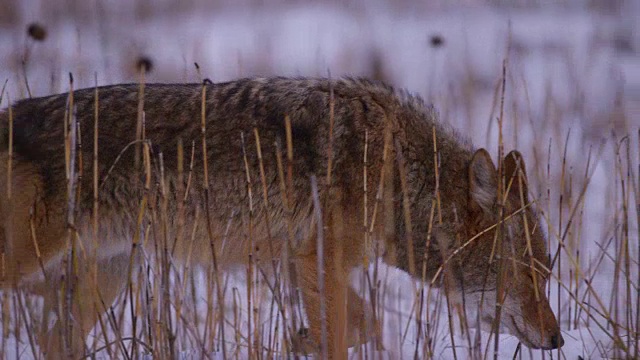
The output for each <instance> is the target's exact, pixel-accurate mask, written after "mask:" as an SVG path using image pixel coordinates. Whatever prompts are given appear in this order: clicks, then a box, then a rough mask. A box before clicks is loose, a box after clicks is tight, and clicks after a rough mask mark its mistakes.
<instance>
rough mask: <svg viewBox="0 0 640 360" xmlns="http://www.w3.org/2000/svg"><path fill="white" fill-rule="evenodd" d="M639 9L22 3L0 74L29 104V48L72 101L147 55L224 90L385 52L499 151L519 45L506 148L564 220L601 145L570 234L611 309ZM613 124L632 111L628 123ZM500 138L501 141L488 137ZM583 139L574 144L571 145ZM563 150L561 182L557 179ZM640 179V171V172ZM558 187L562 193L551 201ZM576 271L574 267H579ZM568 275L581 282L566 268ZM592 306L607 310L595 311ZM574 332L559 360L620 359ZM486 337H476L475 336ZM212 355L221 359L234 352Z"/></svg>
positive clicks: (403, 297)
mask: <svg viewBox="0 0 640 360" xmlns="http://www.w3.org/2000/svg"><path fill="white" fill-rule="evenodd" d="M165 3H166V4H168V3H169V2H163V4H165ZM627 3H628V5H626V8H625V11H626V12H623V13H622V14H621V15H619V17H612V16H609V15H602V14H598V13H597V12H594V11H589V10H588V9H583V8H579V9H573V10H571V11H568V10H566V9H564V10H563V9H558V8H552V9H517V8H506V7H502V8H496V7H489V6H477V7H476V6H474V7H463V8H460V9H455V8H448V7H447V8H442V9H423V8H420V7H418V9H419V10H415V11H411V10H405V11H403V10H402V9H395V8H394V9H393V10H391V9H389V8H387V7H386V6H388V5H386V3H384V2H377V4H378V5H377V7H373V8H371V7H366V6H364V5H363V7H362V8H361V9H358V8H357V7H354V8H349V7H341V6H337V5H331V4H329V3H320V4H313V5H311V4H306V5H296V6H288V7H287V6H283V5H280V6H273V7H251V6H249V5H247V4H245V3H243V4H235V5H231V4H228V6H220V7H217V8H215V9H213V10H211V9H209V10H207V9H206V7H203V9H204V10H197V11H183V12H177V13H176V14H171V13H166V14H162V15H157V16H151V17H149V18H144V19H142V20H141V19H137V18H136V17H135V15H132V14H133V13H134V12H135V11H134V9H133V8H132V7H131V5H130V3H129V2H127V1H124V0H122V1H118V0H112V1H110V2H105V3H104V4H103V7H104V10H103V11H104V13H100V12H98V11H95V12H88V13H87V14H85V16H84V17H79V16H76V17H69V18H64V17H63V18H62V19H58V20H51V22H50V23H47V19H48V15H47V13H46V11H47V9H49V8H48V7H46V6H44V5H43V4H44V2H40V0H29V1H25V2H24V3H22V5H21V6H22V9H23V10H22V13H23V16H22V18H21V19H20V20H19V25H18V26H14V27H10V28H3V29H2V31H0V63H1V64H3V66H2V67H0V79H8V80H9V82H8V86H7V90H8V94H9V95H10V98H11V99H16V98H20V97H24V96H26V89H25V87H24V78H23V75H22V74H23V71H22V69H21V65H20V61H21V59H22V57H23V54H25V53H26V52H28V54H29V56H28V61H27V68H26V69H27V71H26V73H27V78H28V80H29V85H30V88H31V91H32V93H33V94H34V95H45V94H49V93H52V92H62V91H65V90H66V89H67V88H68V84H67V81H68V80H67V73H69V72H72V73H73V74H74V78H75V79H76V87H88V86H93V85H94V74H97V79H98V83H99V84H100V85H102V84H107V83H117V82H125V81H129V82H130V81H137V76H136V72H135V69H134V67H133V64H134V62H135V58H136V57H137V56H139V55H148V56H150V57H151V59H152V60H153V62H154V70H153V72H152V73H151V74H149V76H148V77H147V81H167V82H182V81H199V76H198V74H197V73H196V71H195V70H194V67H193V65H192V64H193V63H194V62H197V63H198V64H199V65H200V67H201V69H202V76H203V77H208V78H211V79H212V80H214V81H226V80H231V79H234V78H237V77H240V76H251V75H269V74H278V75H306V76H326V75H327V73H328V71H329V70H330V71H331V75H332V76H334V77H335V76H340V75H343V74H348V75H370V74H371V71H372V69H371V67H372V66H371V63H372V60H371V59H372V56H379V57H380V59H381V60H382V64H383V74H384V76H385V77H386V78H387V79H388V81H391V82H392V83H393V84H394V85H396V86H398V87H402V88H406V89H408V90H410V91H412V92H417V93H419V94H421V95H422V96H423V97H424V98H425V99H428V100H429V101H432V102H433V103H434V104H435V105H436V107H438V108H439V109H440V111H441V114H442V116H443V119H444V120H445V121H449V122H451V123H453V124H454V126H455V127H457V128H459V129H460V130H462V131H463V133H465V134H466V135H468V136H470V137H471V138H472V140H473V142H474V143H475V144H477V145H481V146H486V147H487V148H488V149H489V150H490V151H491V153H492V154H495V153H497V145H496V144H497V135H496V134H497V131H495V130H497V127H496V126H497V125H496V121H495V120H494V121H493V122H492V125H491V127H490V128H488V125H487V124H488V121H489V120H490V116H491V114H493V117H494V118H495V117H496V116H497V115H496V114H497V113H495V112H492V103H493V97H494V90H495V88H496V85H497V84H498V81H499V79H500V76H501V71H502V63H503V59H504V58H505V54H506V51H507V47H508V40H509V38H510V39H511V42H510V45H509V46H510V48H511V53H510V54H509V59H508V62H509V63H508V70H509V78H508V81H507V98H506V104H507V105H506V108H507V118H508V119H514V118H518V119H519V122H518V129H519V130H518V133H517V134H515V135H517V137H516V136H515V135H514V133H513V132H514V122H511V121H508V123H507V124H506V128H505V131H506V132H505V134H506V136H505V142H506V146H507V148H509V149H510V148H514V147H518V148H519V149H520V150H521V151H522V152H523V154H524V155H525V158H526V159H527V160H528V165H529V166H530V167H533V168H534V169H537V171H536V173H537V175H539V174H543V176H540V177H537V178H534V179H533V182H534V185H535V186H534V187H532V188H535V189H536V190H535V192H536V193H537V194H540V195H541V196H542V198H543V208H544V209H545V210H547V209H550V212H549V214H548V215H549V218H550V219H556V218H557V216H558V214H559V212H560V211H562V212H563V214H564V215H568V210H567V209H566V208H565V209H563V210H558V205H557V204H558V197H559V194H560V191H562V190H563V189H560V188H559V185H558V184H559V183H560V176H561V171H560V170H561V168H562V163H561V157H562V153H563V151H564V147H565V145H566V146H567V164H568V167H567V171H568V172H571V174H572V176H573V192H572V196H573V201H576V200H577V198H578V194H579V192H580V188H581V186H583V185H584V181H583V180H582V175H583V174H584V173H585V171H586V158H587V153H588V151H589V150H590V149H592V150H593V159H592V163H591V165H590V168H589V173H590V174H592V175H591V178H590V181H589V183H588V187H587V191H586V192H585V194H584V204H585V205H584V208H583V209H582V210H583V211H584V215H583V218H582V219H583V220H582V221H581V223H580V224H579V225H575V224H574V228H573V232H572V235H571V236H573V237H574V239H573V240H572V241H573V242H576V243H577V240H578V239H575V238H576V237H577V236H578V235H581V237H580V239H579V244H577V245H575V246H576V247H577V248H576V249H573V250H577V249H578V248H579V249H580V252H581V255H580V258H579V261H580V262H581V264H582V271H583V272H584V276H585V277H588V276H590V275H591V274H592V272H594V271H595V276H594V278H593V280H592V284H593V286H594V289H595V292H596V293H597V294H598V295H599V296H600V297H601V299H602V301H603V303H605V304H609V303H610V302H611V301H614V300H613V299H612V294H614V293H615V291H614V290H615V289H614V288H613V286H614V284H613V282H612V281H611V279H612V276H613V274H614V265H613V262H612V261H611V260H610V259H608V258H606V259H605V260H604V261H603V264H601V265H600V267H599V268H597V269H593V268H590V266H589V264H590V263H595V262H596V260H597V258H598V257H599V256H601V253H602V250H601V249H600V248H599V245H597V244H600V246H604V245H605V244H606V243H607V241H608V240H609V238H610V237H611V236H613V235H614V233H615V232H616V231H619V230H618V229H614V226H613V224H614V222H615V219H614V216H615V213H616V210H619V209H615V208H612V207H611V206H610V204H620V202H619V201H618V202H616V201H615V199H617V198H616V196H618V197H619V196H620V195H619V194H620V189H619V184H617V183H616V177H615V176H614V174H615V171H616V168H615V161H616V157H615V146H614V143H613V140H612V136H611V133H612V132H616V136H617V138H618V139H619V138H620V137H621V136H623V134H624V132H625V131H630V132H631V133H632V136H631V141H632V155H631V156H632V161H631V163H632V164H638V161H639V159H638V154H635V153H633V152H634V150H633V144H635V145H636V146H637V143H638V137H637V134H636V135H633V132H637V130H638V127H639V126H640V120H638V115H637V114H638V112H637V110H638V109H640V106H639V104H640V58H639V56H638V51H640V48H639V46H638V44H640V40H639V38H640V36H638V31H637V26H638V25H637V20H636V21H633V19H634V18H635V19H637V18H638V16H640V6H639V5H637V2H634V1H627ZM633 3H636V5H633ZM196 8H197V7H196ZM629 19H631V20H629ZM31 21H42V22H43V23H44V24H45V25H46V26H47V27H48V33H49V35H48V38H47V40H46V41H45V42H43V43H32V42H31V41H29V40H28V39H26V34H25V33H24V30H23V29H25V27H26V24H28V23H29V22H31ZM627 28H631V30H628V29H627ZM620 31H623V32H624V31H628V32H630V33H631V44H635V45H632V46H635V48H634V51H635V52H631V53H628V52H626V53H625V52H620V51H618V50H617V49H616V48H615V47H614V46H613V45H612V37H613V36H615V34H616V33H617V32H620ZM432 35H440V36H442V38H443V39H444V45H443V46H442V47H440V48H432V47H430V44H429V39H430V36H432ZM523 89H526V91H525V90H523ZM550 99H552V101H550ZM5 101H6V100H5ZM616 103H619V104H618V105H616ZM512 104H514V105H512ZM550 104H552V108H549V106H550ZM620 104H621V105H620ZM4 106H6V103H4V104H2V107H4ZM616 106H618V107H619V108H616ZM616 109H618V110H616ZM615 111H618V112H617V113H616V112H615ZM612 114H614V115H615V114H618V117H617V118H615V119H614V118H612V117H613V116H614V115H612ZM620 116H622V117H623V118H626V120H625V121H626V123H625V124H626V125H625V126H626V127H624V126H623V127H619V126H616V125H615V124H618V123H616V122H615V121H621V120H620V119H619V117H620ZM612 124H613V125H612ZM487 129H490V130H491V131H490V132H489V133H487ZM569 130H570V131H571V136H570V138H569V142H568V144H565V137H566V136H567V132H568V131H569ZM549 144H551V152H552V154H551V156H550V158H551V168H552V169H553V170H552V171H553V173H552V174H550V175H549V178H546V164H547V158H548V157H549V154H548V146H549ZM529 159H531V160H529ZM534 159H536V160H534ZM634 171H635V176H637V175H638V174H637V169H636V170H634ZM547 186H550V187H551V190H550V197H549V198H547V192H546V189H547ZM565 190H566V189H565ZM616 193H617V194H618V195H616ZM549 203H551V205H548V204H549ZM554 221H555V220H554ZM565 221H566V220H565ZM630 221H631V223H630V225H631V231H630V236H631V239H630V243H631V244H632V248H631V253H632V254H637V253H638V250H637V247H638V240H639V239H638V238H637V234H638V232H637V226H638V224H637V223H635V222H634V220H633V218H632V219H631V220H630ZM552 226H553V228H554V229H555V231H556V232H562V231H563V230H564V229H558V228H557V227H558V224H557V221H556V222H553V223H552ZM563 226H564V224H563ZM552 244H554V246H555V245H556V244H557V241H556V240H552ZM615 251H617V248H615V247H614V246H613V245H611V246H609V248H608V249H607V254H609V256H615ZM634 259H635V261H636V262H637V261H638V260H640V259H637V258H634ZM563 261H564V264H565V266H567V267H568V264H569V262H568V260H567V259H566V257H565V258H564V260H563ZM381 266H382V268H384V269H386V270H388V271H389V278H388V279H387V280H386V284H387V285H386V288H387V293H386V294H387V295H386V298H385V303H386V304H391V305H392V306H391V308H387V309H386V311H385V324H384V325H385V327H384V329H385V330H384V333H385V334H386V335H385V341H384V342H385V347H386V348H387V351H385V352H383V353H382V355H383V358H412V357H413V350H414V347H415V338H416V336H415V331H416V327H415V321H414V320H412V322H413V324H414V325H410V326H409V333H408V335H407V337H406V339H405V340H404V341H401V339H400V334H401V333H403V331H404V328H405V327H406V325H407V320H408V318H409V315H410V314H409V312H408V310H407V309H411V308H412V307H413V303H414V296H413V293H412V291H409V290H411V289H413V288H414V286H415V283H414V282H413V281H412V280H411V279H409V277H408V276H407V275H406V274H404V273H401V272H399V271H397V270H394V269H388V268H385V267H384V266H383V265H381ZM633 271H634V273H632V276H635V277H634V278H635V279H637V274H636V272H637V269H636V270H633ZM561 276H562V280H563V281H564V282H568V280H569V274H568V273H563V274H562V275H561ZM201 281H203V282H204V280H201ZM235 281H237V283H238V284H243V281H244V280H242V278H241V277H239V278H237V279H236V280H235ZM635 286H638V284H637V283H635ZM202 288H206V286H202ZM550 288H551V294H552V295H551V298H552V299H556V298H557V291H558V290H557V282H556V281H552V282H551V284H550ZM238 289H239V290H238V291H239V292H240V293H242V289H244V286H242V285H238ZM585 289H586V285H584V284H582V283H581V285H580V296H582V294H583V293H584V292H585V291H586V290H585ZM245 296H246V294H245ZM438 296H439V295H438ZM633 296H634V297H635V296H637V294H633ZM561 299H562V300H561V304H562V306H563V307H565V310H563V311H564V312H565V313H566V307H567V306H568V304H569V297H568V294H567V293H566V291H565V290H563V291H561ZM615 301H618V302H619V303H621V304H620V305H621V306H622V308H621V311H622V312H625V311H634V313H635V312H637V311H638V310H639V309H634V308H633V305H630V304H629V303H626V302H625V301H623V300H622V299H621V298H618V299H617V300H615ZM552 306H553V308H554V310H556V311H557V310H558V304H557V301H552ZM573 306H575V303H574V305H573ZM591 306H595V307H596V308H597V306H596V305H595V304H591ZM261 311H264V309H262V310H261ZM437 311H439V312H440V314H441V317H442V321H440V322H439V323H438V326H439V330H438V332H437V333H438V334H439V338H438V339H437V342H436V346H435V351H436V352H435V356H436V358H450V357H451V356H452V352H451V348H450V337H449V335H448V331H449V327H448V325H447V319H446V307H445V310H442V309H440V310H437ZM601 320H602V319H601ZM601 324H605V322H603V321H601ZM605 326H606V324H605ZM562 327H563V329H564V330H563V336H564V338H565V341H566V343H565V345H564V347H563V348H562V349H561V350H560V351H559V353H558V355H556V352H555V351H554V352H553V356H554V358H556V356H557V357H559V358H567V359H577V358H578V357H579V356H580V357H582V358H585V359H587V358H598V357H612V356H616V354H613V353H611V349H612V340H611V339H610V338H609V336H608V335H607V334H608V333H610V332H611V330H610V329H608V330H607V331H604V330H602V329H600V328H599V327H598V326H596V325H595V324H594V321H591V322H590V326H589V327H587V326H586V325H585V322H584V321H582V322H581V323H580V324H579V325H578V326H577V328H574V327H571V330H568V329H569V325H568V324H566V323H565V324H562ZM474 335H475V331H474V330H472V334H471V339H473V338H474ZM627 335H628V334H627ZM412 336H413V337H412ZM488 336H489V334H488V333H481V339H482V341H481V344H482V347H483V349H485V348H486V345H487V344H489V349H492V347H493V341H491V342H489V343H488V342H487V338H488ZM20 339H21V343H20V344H19V345H18V346H17V347H16V348H19V349H21V350H18V351H17V352H16V354H15V356H18V354H20V353H21V354H22V355H20V356H21V358H30V357H32V354H30V352H29V351H28V350H27V349H28V347H27V345H26V344H27V343H26V342H25V339H26V337H25V336H24V334H23V335H22V336H21V337H20ZM455 339H456V344H457V345H458V346H465V344H467V339H468V338H467V336H466V335H462V334H459V333H456V334H455ZM461 344H462V345H461ZM516 345H517V340H516V339H515V338H514V337H512V336H509V335H504V334H502V335H501V336H500V350H499V357H500V358H512V357H513V354H514V351H515V348H516ZM6 346H7V347H6V348H7V349H12V348H14V346H15V338H10V340H9V343H7V345H6ZM23 351H26V353H22V352H23ZM456 354H457V355H458V357H459V358H465V357H471V356H472V355H471V354H470V352H469V350H466V349H464V348H458V349H457V351H456ZM489 354H491V350H489ZM548 354H549V353H548V352H542V351H529V350H528V349H526V348H524V347H523V348H522V352H521V355H522V358H527V359H528V358H531V359H538V358H543V357H545V356H546V357H547V358H548ZM184 356H185V358H189V357H190V356H193V358H198V357H199V356H200V355H198V353H197V352H195V353H193V352H189V351H186V350H185V353H184ZM214 356H219V357H221V355H220V354H214Z"/></svg>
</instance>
